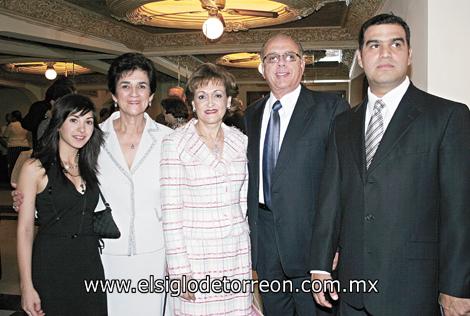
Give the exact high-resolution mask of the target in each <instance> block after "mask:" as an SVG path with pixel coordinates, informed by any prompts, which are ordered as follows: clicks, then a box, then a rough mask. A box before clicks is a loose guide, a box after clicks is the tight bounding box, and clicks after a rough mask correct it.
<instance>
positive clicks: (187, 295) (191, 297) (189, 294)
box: [180, 276, 196, 302]
mask: <svg viewBox="0 0 470 316" xmlns="http://www.w3.org/2000/svg"><path fill="white" fill-rule="evenodd" d="M189 280H191V277H190V276H186V277H185V278H183V281H185V282H186V284H187V283H188V282H189ZM185 288H186V289H188V286H187V285H186V286H185ZM180 296H181V297H182V298H183V299H185V300H187V301H192V302H194V301H195V300H196V295H195V294H194V293H192V292H183V291H181V294H180Z"/></svg>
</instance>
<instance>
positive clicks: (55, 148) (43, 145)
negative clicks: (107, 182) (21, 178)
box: [33, 94, 104, 186]
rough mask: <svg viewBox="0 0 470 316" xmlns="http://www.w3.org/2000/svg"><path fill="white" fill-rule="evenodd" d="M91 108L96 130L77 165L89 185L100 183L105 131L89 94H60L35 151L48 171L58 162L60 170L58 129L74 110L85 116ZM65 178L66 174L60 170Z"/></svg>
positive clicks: (81, 151)
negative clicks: (100, 156) (99, 168)
mask: <svg viewBox="0 0 470 316" xmlns="http://www.w3.org/2000/svg"><path fill="white" fill-rule="evenodd" d="M88 112H92V113H93V126H94V130H93V134H92V135H91V137H90V139H89V140H88V142H87V143H86V144H85V146H83V147H82V148H80V149H79V151H78V153H79V158H78V166H79V168H80V174H81V177H82V178H83V179H84V180H85V181H86V183H87V185H91V186H93V185H95V184H96V185H97V184H99V182H98V177H97V174H98V166H97V165H98V155H99V153H100V147H101V145H102V144H103V141H104V139H103V132H102V131H101V129H100V127H99V125H98V120H97V118H96V115H95V105H94V104H93V102H92V101H91V100H90V98H88V97H86V96H83V95H80V94H68V95H66V96H63V97H61V98H60V99H58V100H57V103H55V106H54V110H53V111H52V117H51V120H50V122H49V125H48V126H47V129H46V131H45V132H44V135H43V136H42V138H41V140H40V144H39V150H38V151H36V152H34V153H33V158H37V159H39V161H41V164H42V166H43V167H44V169H45V170H46V172H47V171H48V170H49V169H50V168H51V166H53V165H57V166H58V168H59V170H60V169H61V168H62V167H61V165H60V164H61V163H60V155H59V129H60V128H61V127H62V124H64V122H65V120H66V119H67V117H69V116H70V115H71V114H77V113H78V115H80V116H83V115H85V114H87V113H88ZM61 174H62V177H63V180H64V181H66V177H65V175H64V174H63V172H61Z"/></svg>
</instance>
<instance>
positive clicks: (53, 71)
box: [4, 61, 92, 80]
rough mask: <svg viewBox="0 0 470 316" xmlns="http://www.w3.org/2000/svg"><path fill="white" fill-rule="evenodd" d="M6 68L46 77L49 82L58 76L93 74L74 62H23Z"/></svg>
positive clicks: (7, 65) (11, 70)
mask: <svg viewBox="0 0 470 316" xmlns="http://www.w3.org/2000/svg"><path fill="white" fill-rule="evenodd" d="M4 68H5V69H6V70H8V71H10V72H19V73H25V74H34V75H44V76H45V77H46V78H47V79H48V80H54V79H55V78H56V77H57V75H64V76H68V75H72V76H74V75H80V74H86V73H90V72H92V71H91V69H88V68H85V67H82V66H80V65H78V64H76V63H74V62H61V61H55V62H54V61H45V62H42V61H41V62H36V61H35V62H22V63H11V64H6V65H5V66H4Z"/></svg>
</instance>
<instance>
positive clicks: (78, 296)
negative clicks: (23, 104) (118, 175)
mask: <svg viewBox="0 0 470 316" xmlns="http://www.w3.org/2000/svg"><path fill="white" fill-rule="evenodd" d="M94 110H95V108H94V105H93V103H92V102H91V100H90V99H89V98H87V97H85V96H81V95H77V94H70V95H66V96H64V97H62V98H61V99H59V101H58V102H57V103H56V106H55V109H54V111H53V113H52V118H51V122H50V124H49V126H48V128H47V130H46V132H45V134H44V136H43V138H42V146H41V147H40V149H39V151H37V152H36V153H34V154H33V158H32V159H30V160H29V161H27V162H26V163H25V164H24V166H23V168H22V170H21V173H20V177H19V181H18V190H20V191H21V192H23V193H24V201H23V203H22V204H21V210H20V212H19V213H18V232H17V235H18V265H19V272H20V286H21V295H22V307H23V309H24V310H25V311H26V313H27V314H28V315H32V316H36V315H38V316H41V315H44V314H46V315H47V316H53V315H67V316H70V315H97V316H98V315H99V316H101V315H106V314H107V311H106V294H105V293H88V292H87V291H86V289H85V280H103V279H104V273H103V266H102V264H101V259H100V255H99V251H98V239H97V236H96V235H95V234H94V233H93V217H92V215H93V211H94V209H95V207H96V205H97V203H98V192H99V191H98V190H99V189H98V180H97V176H96V174H97V158H98V154H99V151H100V146H101V144H102V142H103V133H102V131H101V130H100V129H99V127H98V123H97V119H96V117H95V115H94ZM35 209H36V210H37V218H38V222H39V229H38V233H37V235H36V237H34V215H35ZM33 240H34V243H33Z"/></svg>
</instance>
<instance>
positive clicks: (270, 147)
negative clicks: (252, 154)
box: [263, 101, 282, 208]
mask: <svg viewBox="0 0 470 316" xmlns="http://www.w3.org/2000/svg"><path fill="white" fill-rule="evenodd" d="M280 108H282V104H281V102H279V101H276V102H275V103H274V104H273V108H272V110H271V115H270V117H269V123H268V128H267V129H266V136H265V138H264V148H263V192H264V204H266V206H267V207H268V208H271V176H272V174H273V171H274V167H276V162H277V156H278V154H279V133H280V127H281V119H280V118H279V109H280Z"/></svg>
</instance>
